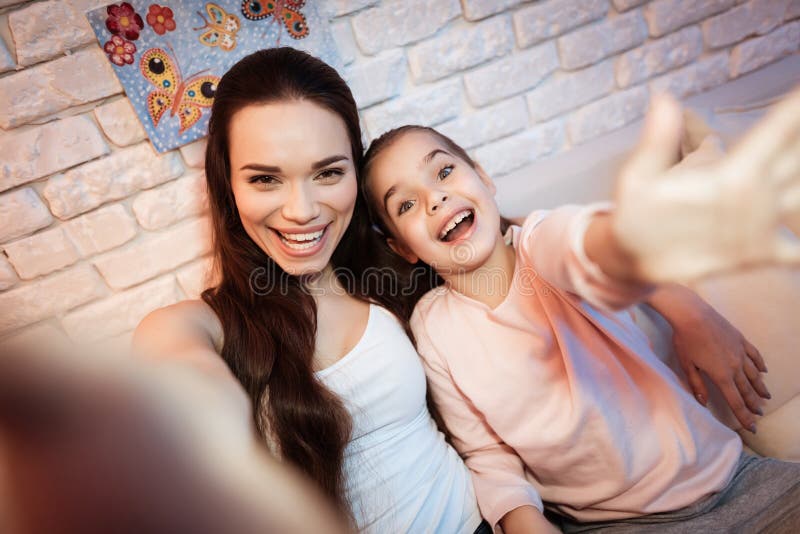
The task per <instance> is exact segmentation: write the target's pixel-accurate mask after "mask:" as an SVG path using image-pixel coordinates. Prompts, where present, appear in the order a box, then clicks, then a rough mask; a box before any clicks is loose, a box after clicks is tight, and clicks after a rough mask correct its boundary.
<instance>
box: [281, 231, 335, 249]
mask: <svg viewBox="0 0 800 534" xmlns="http://www.w3.org/2000/svg"><path fill="white" fill-rule="evenodd" d="M326 228H327V227H326ZM324 233H325V228H323V229H322V230H320V231H318V232H311V233H309V234H287V233H285V232H278V234H279V235H280V237H281V241H282V242H283V244H284V245H286V246H287V247H289V248H291V249H294V250H305V249H307V248H311V247H313V246H314V245H316V244H317V243H319V240H320V239H322V235H323V234H324Z"/></svg>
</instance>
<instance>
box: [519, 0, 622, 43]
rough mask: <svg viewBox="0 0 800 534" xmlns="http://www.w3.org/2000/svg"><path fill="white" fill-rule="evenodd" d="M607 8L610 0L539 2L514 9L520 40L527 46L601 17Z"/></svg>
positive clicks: (548, 0)
mask: <svg viewBox="0 0 800 534" xmlns="http://www.w3.org/2000/svg"><path fill="white" fill-rule="evenodd" d="M607 12H608V2H607V0H581V1H580V2H576V1H575V0H547V1H544V2H537V3H535V4H533V5H531V6H528V7H525V8H522V9H520V10H519V11H517V12H516V13H514V32H515V33H516V34H517V44H518V45H519V46H520V47H521V48H526V47H528V46H530V45H532V44H536V43H538V42H541V41H544V40H546V39H550V38H552V37H556V36H559V35H561V34H562V33H566V32H568V31H569V30H571V29H573V28H577V27H578V26H583V25H584V24H586V23H587V22H591V21H593V20H597V19H599V18H602V17H604V16H605V15H606V13H607Z"/></svg>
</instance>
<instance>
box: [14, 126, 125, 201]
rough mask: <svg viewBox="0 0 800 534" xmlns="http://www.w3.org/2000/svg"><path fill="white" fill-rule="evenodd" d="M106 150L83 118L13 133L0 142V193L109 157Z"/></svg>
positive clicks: (101, 138)
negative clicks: (98, 158)
mask: <svg viewBox="0 0 800 534" xmlns="http://www.w3.org/2000/svg"><path fill="white" fill-rule="evenodd" d="M108 151H109V148H108V145H106V143H105V141H104V140H103V136H102V135H100V131H99V130H98V129H97V126H95V124H94V122H92V120H91V119H90V118H89V117H88V116H86V115H78V116H75V117H69V118H66V119H61V120H55V121H52V122H49V123H47V124H45V125H44V126H37V127H35V128H31V129H28V130H24V131H20V132H16V131H12V132H9V133H8V134H6V135H4V136H3V138H2V142H0V191H3V190H5V189H10V188H12V187H15V186H17V185H20V184H24V183H27V182H30V181H32V180H36V179H37V178H41V177H43V176H47V175H48V174H53V173H55V172H58V171H61V170H64V169H67V168H69V167H72V166H74V165H78V164H79V163H83V162H85V161H89V160H90V159H94V158H97V157H99V156H103V155H105V154H108Z"/></svg>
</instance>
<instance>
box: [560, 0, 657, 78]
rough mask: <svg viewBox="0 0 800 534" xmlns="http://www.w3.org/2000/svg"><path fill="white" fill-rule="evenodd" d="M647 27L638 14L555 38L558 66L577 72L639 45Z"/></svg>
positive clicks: (630, 13) (626, 15)
mask: <svg viewBox="0 0 800 534" xmlns="http://www.w3.org/2000/svg"><path fill="white" fill-rule="evenodd" d="M645 39H647V27H646V26H645V23H644V19H643V18H642V13H641V11H640V10H636V11H630V12H628V13H625V14H623V15H619V16H618V17H614V18H610V19H606V20H603V21H600V22H597V23H595V24H592V25H590V26H587V27H585V28H581V29H579V30H575V31H574V32H572V33H569V34H567V35H564V36H562V37H559V38H558V54H559V56H560V58H561V66H562V67H564V68H565V69H567V70H574V69H580V68H582V67H586V66H588V65H591V64H592V63H596V62H597V61H599V60H601V59H603V58H606V57H608V56H611V55H614V54H616V53H618V52H622V51H623V50H627V49H629V48H632V47H634V46H637V45H640V44H642V43H643V42H644V41H645Z"/></svg>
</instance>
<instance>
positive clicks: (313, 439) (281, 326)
mask: <svg viewBox="0 0 800 534" xmlns="http://www.w3.org/2000/svg"><path fill="white" fill-rule="evenodd" d="M362 153H363V147H362V143H361V131H360V128H359V122H358V114H357V109H356V105H355V102H354V100H353V97H352V95H351V93H350V90H349V89H348V87H347V85H346V84H345V82H344V81H343V80H342V79H341V77H340V76H339V75H338V74H337V73H336V71H335V70H333V69H332V68H331V67H329V66H328V65H326V64H325V63H323V62H321V61H319V60H318V59H316V58H313V57H311V56H309V55H307V54H305V53H303V52H299V51H296V50H293V49H289V48H281V49H271V50H264V51H260V52H256V53H254V54H252V55H250V56H248V57H246V58H244V59H243V60H241V61H240V62H239V63H237V64H236V65H235V66H234V67H233V68H232V69H231V70H230V71H229V72H228V73H227V74H225V76H223V78H222V80H221V81H220V83H219V87H218V89H217V93H216V97H215V100H214V105H213V108H212V114H211V121H210V123H209V136H208V149H207V153H206V177H207V180H208V188H209V191H208V193H209V198H210V205H211V218H212V221H213V228H214V232H213V233H214V254H215V260H216V266H217V269H218V272H219V280H220V281H219V285H217V286H216V287H214V288H212V289H209V290H207V291H205V292H204V293H203V295H202V301H185V302H181V303H179V304H176V305H174V306H169V307H167V308H163V309H160V310H157V311H155V312H153V313H151V314H150V315H148V316H147V317H146V318H145V319H144V321H143V322H142V324H141V325H140V326H139V328H138V329H137V332H136V336H135V339H134V343H135V345H136V346H137V348H139V349H140V350H143V351H146V352H157V353H161V354H165V355H170V356H171V357H175V356H176V355H177V356H178V357H183V358H186V359H190V360H191V361H193V362H194V363H196V364H197V365H198V366H201V367H203V368H204V369H206V370H208V371H209V372H212V373H213V374H214V375H215V376H218V377H219V380H220V381H221V382H223V383H225V384H226V386H225V387H227V388H229V390H230V392H231V396H232V397H235V398H238V401H239V402H240V403H241V413H242V414H243V415H245V416H248V417H249V413H250V411H249V410H250V407H248V406H246V405H245V403H246V400H245V399H244V396H243V395H242V394H241V388H240V386H239V385H238V384H239V383H241V385H242V386H244V390H245V391H246V393H247V396H248V397H249V401H250V403H251V405H252V410H253V413H254V415H255V420H256V422H257V426H258V430H259V431H260V432H261V434H262V435H263V436H264V438H265V440H266V441H267V443H269V445H270V448H271V449H272V450H273V452H274V453H276V454H277V455H278V456H280V457H281V458H283V459H285V460H288V461H290V462H291V463H293V464H295V465H296V466H298V467H299V468H300V469H301V470H303V471H304V472H305V473H306V474H307V475H308V476H310V477H311V478H312V479H313V480H315V481H316V482H317V483H318V484H319V485H320V486H321V487H322V489H323V490H324V491H325V493H327V495H328V497H329V498H330V499H331V500H332V501H333V502H334V503H335V504H336V505H337V507H338V508H339V510H340V511H341V512H342V513H343V514H345V515H350V516H351V517H352V519H353V520H354V522H355V526H357V528H359V529H360V530H365V531H372V532H424V531H427V532H430V531H435V532H454V533H456V532H468V533H471V532H474V531H475V530H476V529H477V528H478V527H479V525H480V524H481V518H480V515H479V513H478V510H477V506H476V504H475V496H474V493H473V490H472V485H471V482H470V478H469V474H468V472H467V471H466V469H465V467H464V465H463V463H462V462H461V460H460V459H459V457H458V455H457V454H456V453H455V452H454V451H453V449H452V448H450V447H449V446H448V445H447V444H446V443H445V440H444V437H443V436H442V434H441V433H440V432H439V431H438V430H437V429H436V425H435V423H434V422H433V420H432V419H431V416H430V414H429V412H428V410H427V406H426V402H425V391H426V388H425V375H424V372H423V370H422V366H421V364H420V362H419V360H418V356H417V354H416V352H415V351H414V347H413V346H412V344H411V342H410V341H409V339H408V337H407V335H406V333H405V331H404V330H403V327H402V326H401V323H400V322H399V321H398V320H397V319H396V318H395V316H398V317H407V316H408V315H410V311H407V310H403V309H400V308H399V307H398V305H397V304H395V303H394V302H393V301H392V298H391V297H392V295H391V291H379V289H381V288H380V287H379V286H380V280H379V278H377V277H370V276H365V275H366V274H368V273H365V270H366V269H367V268H368V266H369V265H370V264H372V262H374V261H376V260H377V259H378V258H377V257H376V255H381V254H385V259H386V261H390V259H389V258H390V255H389V254H388V253H387V252H386V250H385V249H383V248H382V246H381V245H380V244H379V243H378V241H377V239H376V237H375V235H374V232H373V231H372V229H371V227H370V224H369V222H368V220H367V218H366V209H364V207H363V206H361V205H360V203H361V202H362V200H361V198H360V197H359V196H358V194H357V191H358V184H357V170H358V168H359V166H360V163H361V157H362ZM381 261H383V260H381ZM382 264H384V265H385V264H386V262H383V263H382ZM335 271H336V272H335ZM362 279H363V280H367V282H366V283H365V284H361V283H355V282H356V281H358V282H360V281H361V280H362ZM370 280H371V282H370ZM383 289H384V290H386V289H387V288H383ZM368 292H369V293H371V294H368ZM379 293H380V294H379ZM370 300H371V301H373V302H380V303H381V304H382V306H377V305H375V304H371V303H370ZM390 312H391V313H390ZM393 314H394V315H393ZM220 355H221V356H222V358H221V359H220ZM223 360H224V363H223ZM225 364H227V366H226V365H225ZM268 383H269V392H268V394H267V384H268Z"/></svg>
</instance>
